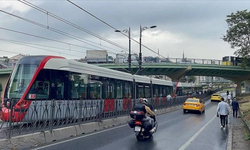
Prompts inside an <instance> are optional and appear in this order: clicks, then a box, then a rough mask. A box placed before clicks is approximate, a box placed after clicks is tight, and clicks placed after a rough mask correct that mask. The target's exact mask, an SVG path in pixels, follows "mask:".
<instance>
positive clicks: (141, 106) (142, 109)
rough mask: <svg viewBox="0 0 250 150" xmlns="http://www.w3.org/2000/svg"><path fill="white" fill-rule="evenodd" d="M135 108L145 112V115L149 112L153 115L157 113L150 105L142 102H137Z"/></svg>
mask: <svg viewBox="0 0 250 150" xmlns="http://www.w3.org/2000/svg"><path fill="white" fill-rule="evenodd" d="M134 110H136V111H142V112H144V113H145V116H148V114H150V115H151V116H154V115H155V114H154V112H153V111H152V110H151V109H150V108H149V107H148V106H146V105H145V104H142V103H138V104H136V105H135V107H134Z"/></svg>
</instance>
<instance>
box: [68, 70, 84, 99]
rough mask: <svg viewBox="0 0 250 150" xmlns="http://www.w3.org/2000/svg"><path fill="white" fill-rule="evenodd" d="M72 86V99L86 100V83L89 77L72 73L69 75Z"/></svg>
mask: <svg viewBox="0 0 250 150" xmlns="http://www.w3.org/2000/svg"><path fill="white" fill-rule="evenodd" d="M69 80H70V85H71V98H73V99H79V98H81V99H86V91H87V88H86V83H84V81H85V82H86V81H87V75H85V74H78V73H71V74H70V75H69Z"/></svg>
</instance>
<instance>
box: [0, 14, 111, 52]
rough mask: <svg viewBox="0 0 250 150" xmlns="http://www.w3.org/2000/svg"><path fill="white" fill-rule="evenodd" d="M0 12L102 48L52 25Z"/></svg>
mask: <svg viewBox="0 0 250 150" xmlns="http://www.w3.org/2000/svg"><path fill="white" fill-rule="evenodd" d="M0 12H3V13H5V14H8V15H11V16H13V17H16V18H19V19H21V20H24V21H27V22H29V23H32V24H34V25H37V26H39V27H42V28H44V29H48V30H50V31H53V32H55V33H58V34H61V35H64V36H67V37H70V38H72V39H75V40H77V41H80V42H83V43H86V44H88V45H91V46H93V47H97V48H100V49H102V47H99V46H96V45H93V44H90V43H88V42H86V41H84V39H82V38H81V37H77V36H75V35H72V34H69V33H66V32H64V31H61V30H57V29H55V28H52V27H47V26H46V25H44V24H41V23H38V22H35V21H32V20H29V19H26V18H23V17H20V16H17V15H14V14H11V13H8V12H6V11H3V10H0ZM107 51H109V50H107Z"/></svg>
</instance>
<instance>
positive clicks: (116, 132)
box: [36, 101, 228, 150]
mask: <svg viewBox="0 0 250 150" xmlns="http://www.w3.org/2000/svg"><path fill="white" fill-rule="evenodd" d="M217 104H218V103H217V102H210V101H208V102H206V112H205V114H198V113H197V114H195V113H187V114H183V112H182V110H177V111H174V112H171V113H167V114H163V115H160V116H157V121H158V125H159V126H158V130H157V132H156V133H155V134H154V135H153V137H152V138H151V139H148V140H145V141H141V142H138V141H137V140H136V137H135V135H134V132H133V129H131V128H130V127H129V126H128V125H121V126H118V127H114V128H112V129H107V130H103V131H98V132H94V133H91V134H87V135H83V136H81V137H76V138H72V139H66V140H64V141H57V142H55V143H53V144H51V145H45V146H42V147H37V148H36V149H42V150H45V149H46V150H55V149H61V150H72V149H74V150H118V149H119V150H184V149H185V150H200V149H202V150H225V149H226V145H227V138H228V129H221V128H220V123H219V118H217V117H216V116H215V114H216V107H217Z"/></svg>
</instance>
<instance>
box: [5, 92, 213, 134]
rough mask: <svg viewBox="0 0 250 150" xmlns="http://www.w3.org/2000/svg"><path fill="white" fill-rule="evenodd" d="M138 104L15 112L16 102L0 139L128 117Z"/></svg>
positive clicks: (163, 104) (75, 104)
mask: <svg viewBox="0 0 250 150" xmlns="http://www.w3.org/2000/svg"><path fill="white" fill-rule="evenodd" d="M214 92H216V91H214ZM212 93H213V92H209V93H206V94H201V95H195V97H198V98H201V99H203V98H205V97H208V96H210V95H211V94H212ZM186 99H187V96H180V97H176V98H170V99H167V98H166V97H157V98H153V99H148V100H149V102H150V103H151V104H152V105H153V107H154V109H165V108H168V107H172V106H177V105H181V104H182V103H183V102H184V101H185V100H186ZM137 101H138V99H136V100H131V99H116V100H114V99H105V100H52V101H47V100H36V101H32V103H31V104H30V106H29V108H27V109H25V108H19V109H18V110H16V109H15V107H14V104H15V103H16V102H15V100H9V101H8V103H9V104H8V106H7V107H8V108H9V109H8V111H7V112H5V113H3V112H1V113H0V114H1V119H2V121H1V120H0V138H7V139H10V138H12V137H14V136H18V135H23V134H28V133H33V132H41V131H52V130H53V129H56V128H61V127H65V126H71V125H77V124H84V123H87V122H100V121H102V120H103V119H107V118H116V117H119V116H126V115H127V116H128V115H129V113H130V110H131V109H132V108H133V106H134V105H135V104H136V103H137ZM5 111H6V110H5ZM10 116H12V117H11V118H12V119H10ZM3 120H5V121H3Z"/></svg>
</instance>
